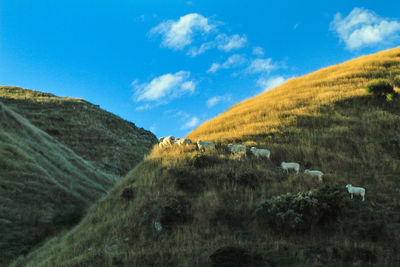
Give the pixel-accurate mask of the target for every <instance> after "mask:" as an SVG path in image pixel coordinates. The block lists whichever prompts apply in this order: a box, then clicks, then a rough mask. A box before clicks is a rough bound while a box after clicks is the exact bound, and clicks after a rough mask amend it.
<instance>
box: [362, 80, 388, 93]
mask: <svg viewBox="0 0 400 267" xmlns="http://www.w3.org/2000/svg"><path fill="white" fill-rule="evenodd" d="M365 90H366V91H367V93H368V94H372V95H373V96H375V97H380V96H387V95H388V94H392V95H393V94H394V93H395V91H394V90H393V85H392V84H391V83H390V82H389V81H388V80H385V79H377V80H373V81H371V82H369V83H368V84H367V85H366V87H365Z"/></svg>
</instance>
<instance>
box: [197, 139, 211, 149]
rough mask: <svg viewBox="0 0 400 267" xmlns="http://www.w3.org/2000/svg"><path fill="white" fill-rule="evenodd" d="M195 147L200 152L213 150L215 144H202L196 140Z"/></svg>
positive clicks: (202, 142)
mask: <svg viewBox="0 0 400 267" xmlns="http://www.w3.org/2000/svg"><path fill="white" fill-rule="evenodd" d="M197 147H198V148H199V149H201V150H205V149H206V148H209V149H215V144H214V143H213V142H204V141H201V140H198V141H197Z"/></svg>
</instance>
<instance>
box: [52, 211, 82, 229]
mask: <svg viewBox="0 0 400 267" xmlns="http://www.w3.org/2000/svg"><path fill="white" fill-rule="evenodd" d="M82 216H83V211H82V210H81V209H80V208H77V207H76V208H71V209H68V210H65V211H61V212H58V213H56V214H55V215H54V217H53V219H52V222H53V225H54V226H56V227H71V226H73V225H75V224H77V223H78V222H79V221H80V220H81V218H82Z"/></svg>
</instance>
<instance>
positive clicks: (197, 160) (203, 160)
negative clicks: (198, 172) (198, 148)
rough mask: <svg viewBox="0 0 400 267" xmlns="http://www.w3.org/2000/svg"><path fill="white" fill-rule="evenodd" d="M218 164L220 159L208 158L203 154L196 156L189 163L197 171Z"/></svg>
mask: <svg viewBox="0 0 400 267" xmlns="http://www.w3.org/2000/svg"><path fill="white" fill-rule="evenodd" d="M217 163H218V159H217V158H216V157H215V156H208V155H205V154H203V153H201V154H196V155H194V156H193V157H192V158H191V159H190V161H189V164H190V165H191V166H193V167H195V168H196V169H201V168H207V167H208V168H209V167H212V166H214V165H215V164H217Z"/></svg>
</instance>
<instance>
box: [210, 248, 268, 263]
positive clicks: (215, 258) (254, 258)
mask: <svg viewBox="0 0 400 267" xmlns="http://www.w3.org/2000/svg"><path fill="white" fill-rule="evenodd" d="M210 261H211V266H212V267H250V266H263V264H262V257H261V256H260V255H257V254H256V255H254V254H251V253H250V252H249V251H248V250H246V249H244V248H240V247H222V248H220V249H218V250H216V251H215V252H214V253H213V254H212V255H210Z"/></svg>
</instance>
